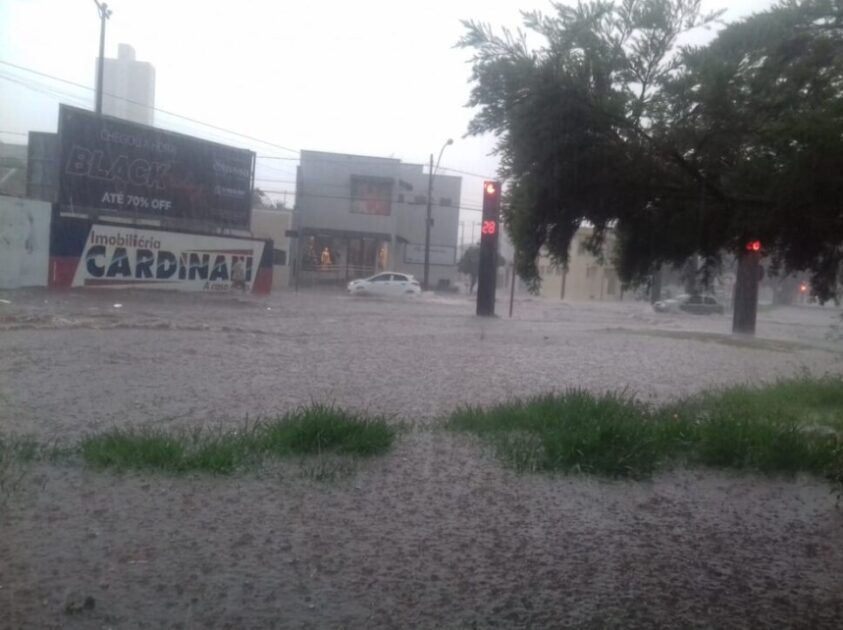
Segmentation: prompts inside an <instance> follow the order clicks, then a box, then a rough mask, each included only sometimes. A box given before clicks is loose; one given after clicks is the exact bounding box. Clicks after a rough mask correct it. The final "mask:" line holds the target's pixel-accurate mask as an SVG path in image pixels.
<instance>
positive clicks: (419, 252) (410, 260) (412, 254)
mask: <svg viewBox="0 0 843 630" xmlns="http://www.w3.org/2000/svg"><path fill="white" fill-rule="evenodd" d="M456 260H457V248H456V247H451V246H449V245H431V246H430V264H431V265H453V264H456ZM404 262H405V263H407V264H417V265H423V264H424V244H418V243H407V245H406V246H405V248H404Z"/></svg>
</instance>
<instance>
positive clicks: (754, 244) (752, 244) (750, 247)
mask: <svg viewBox="0 0 843 630" xmlns="http://www.w3.org/2000/svg"><path fill="white" fill-rule="evenodd" d="M746 251H748V252H753V253H756V254H757V253H758V252H760V251H761V241H749V242H748V243H747V244H746Z"/></svg>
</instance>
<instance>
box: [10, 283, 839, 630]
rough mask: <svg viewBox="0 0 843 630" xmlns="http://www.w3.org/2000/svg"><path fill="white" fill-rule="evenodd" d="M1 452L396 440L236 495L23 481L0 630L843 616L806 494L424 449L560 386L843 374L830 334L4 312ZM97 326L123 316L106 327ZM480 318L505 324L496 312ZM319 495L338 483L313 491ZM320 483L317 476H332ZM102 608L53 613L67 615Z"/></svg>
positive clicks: (325, 303)
mask: <svg viewBox="0 0 843 630" xmlns="http://www.w3.org/2000/svg"><path fill="white" fill-rule="evenodd" d="M0 297H2V298H3V299H8V300H9V301H10V302H11V303H9V304H6V303H0V309H2V310H0V374H2V378H0V395H2V401H3V404H2V407H0V433H2V434H5V435H9V434H17V435H20V434H34V435H36V436H37V437H38V438H39V439H42V440H49V439H52V438H56V439H59V440H62V441H65V442H67V441H73V440H75V439H77V438H79V437H80V436H81V435H83V434H84V433H86V432H89V431H93V430H99V429H104V428H107V427H110V426H114V425H119V426H135V425H138V424H142V423H149V424H153V425H156V426H165V427H172V428H176V427H191V426H196V425H198V424H202V423H206V424H211V425H218V424H224V425H229V426H236V425H239V424H240V423H242V421H243V420H244V418H245V416H246V415H247V414H248V415H249V416H251V417H254V416H256V415H261V414H271V413H274V412H277V411H283V410H285V409H289V408H291V407H294V406H296V405H299V404H306V403H309V402H310V401H311V400H317V401H326V400H332V401H335V402H337V403H338V404H342V405H345V406H350V407H354V408H358V409H368V410H370V411H372V412H382V413H388V414H392V415H393V416H394V419H395V421H396V422H399V421H402V420H404V421H409V422H413V423H415V425H416V426H415V429H414V430H412V431H409V432H402V434H401V435H400V436H399V439H398V442H397V444H396V447H395V449H394V450H393V451H392V452H391V453H389V454H388V455H386V456H384V457H381V458H375V459H373V460H369V461H365V462H359V461H353V460H345V459H342V458H326V459H322V460H316V461H314V460H308V461H285V462H281V463H277V464H271V465H267V466H266V467H265V468H262V469H261V470H259V471H253V472H248V473H242V474H238V475H234V476H232V477H225V478H215V477H208V476H203V475H197V476H187V477H166V476H160V475H154V474H152V475H136V474H122V475H121V474H111V473H103V472H98V471H93V470H89V469H85V468H84V467H80V466H79V465H73V464H68V463H61V462H58V463H57V462H36V463H34V464H33V465H32V469H31V470H30V471H29V474H28V475H27V476H26V477H25V478H24V479H23V481H22V482H21V486H20V487H19V488H18V489H17V490H16V491H15V493H14V496H12V497H10V498H9V500H7V501H5V502H4V503H3V505H2V508H0V527H1V528H2V532H3V535H2V536H0V609H2V610H3V611H4V613H3V616H2V619H0V627H6V626H4V624H8V627H26V626H27V624H29V625H31V626H32V627H46V628H49V627H70V628H74V627H79V628H83V627H91V626H92V625H94V626H96V627H100V626H109V627H136V626H137V625H139V624H148V625H150V626H155V627H194V626H202V625H214V626H218V627H223V626H226V625H227V626H228V627H296V628H308V627H411V626H416V627H443V626H444V627H552V626H555V625H560V624H561V625H567V626H572V627H577V626H579V627H633V626H634V627H677V628H678V627H682V628H685V627H719V628H738V627H747V626H751V627H777V626H780V625H782V624H783V625H788V626H789V627H804V628H823V627H825V628H834V627H839V624H840V622H841V620H843V593H841V590H840V582H839V578H840V575H843V522H842V521H841V515H840V511H839V510H837V509H835V507H834V496H833V495H832V494H831V492H830V491H829V487H828V485H827V484H825V483H824V482H823V481H822V480H818V479H815V478H810V477H802V476H800V477H797V478H795V479H785V478H775V477H773V478H770V477H762V476H758V475H754V474H749V473H743V474H737V473H724V472H713V471H703V470H690V471H668V472H664V473H660V474H659V475H657V476H656V477H655V478H654V479H652V480H650V481H643V482H641V481H623V482H621V481H607V480H602V479H598V478H588V477H582V476H576V475H574V476H536V475H518V474H516V473H514V472H512V471H509V470H507V469H505V468H503V467H502V466H501V465H500V463H499V462H498V461H497V460H496V459H495V458H494V456H493V454H492V453H490V452H489V451H488V450H487V449H486V448H485V447H483V446H482V444H481V443H480V442H478V441H477V440H475V439H473V438H470V437H468V436H465V435H454V434H451V433H449V432H447V431H444V430H440V429H439V428H438V427H437V420H438V419H439V418H441V417H442V416H443V415H444V414H446V413H447V412H448V411H449V410H451V409H453V408H454V406H455V405H457V404H460V403H483V404H485V403H490V402H493V401H496V400H503V399H506V398H508V397H510V396H513V395H521V396H524V395H527V394H530V393H539V392H545V391H548V390H552V389H559V388H563V387H566V386H569V385H578V386H584V387H588V388H590V389H594V390H602V389H606V388H612V389H616V388H618V387H624V386H626V387H628V388H629V391H630V392H634V393H636V394H637V395H638V396H639V397H641V398H642V399H645V400H666V399H670V398H673V397H676V396H679V395H682V394H685V393H688V392H690V391H694V390H696V389H699V388H701V387H704V386H707V385H712V384H718V383H728V382H731V381H734V380H740V381H746V380H753V381H754V380H758V381H760V380H769V379H774V378H776V377H778V376H787V375H793V374H795V373H799V372H801V371H802V370H804V369H810V370H811V371H812V372H814V373H818V374H822V373H826V372H831V373H837V374H839V373H841V372H843V362H841V352H840V351H841V346H840V341H836V340H835V337H834V336H833V335H832V336H831V337H829V335H828V333H833V331H834V329H833V326H834V325H835V324H836V323H838V322H839V311H835V310H833V309H828V308H826V309H822V308H819V307H816V308H813V307H810V308H809V307H806V308H793V309H789V308H784V309H777V310H774V311H772V312H770V313H764V314H762V315H761V317H760V320H759V336H760V338H758V339H754V340H753V339H748V340H738V339H735V338H732V337H730V336H729V335H727V334H723V333H726V332H727V331H728V330H729V319H728V317H717V316H714V317H710V318H709V317H703V318H699V317H693V316H687V315H658V314H655V313H653V312H652V311H651V309H650V308H649V306H648V305H646V304H643V303H638V302H631V303H623V304H581V305H568V304H562V303H558V302H544V301H540V300H521V301H519V302H518V303H517V304H516V317H515V318H514V319H513V320H512V321H510V320H508V319H505V318H500V319H491V320H485V319H478V318H475V317H473V316H472V312H473V304H472V303H471V302H470V301H468V300H467V299H465V298H438V297H428V296H423V297H422V298H421V299H417V300H405V301H395V302H387V301H380V300H371V299H357V298H347V297H344V296H338V295H335V294H319V293H300V294H298V295H296V294H288V293H285V294H282V295H278V296H273V297H270V298H268V299H266V300H254V299H242V300H233V299H231V298H230V297H227V298H224V297H221V296H198V297H197V296H188V295H172V296H170V295H168V296H156V295H148V294H131V293H97V294H63V295H60V296H59V295H55V294H46V293H42V292H30V293H24V292H15V293H13V294H12V293H8V294H5V295H2V296H0ZM115 304H120V305H122V306H121V307H120V308H115V306H114V305H115ZM499 310H500V309H499ZM337 470H339V471H344V472H345V473H347V474H340V475H338V477H337V479H336V480H335V481H333V482H327V483H326V482H324V481H317V479H319V478H321V477H322V476H324V475H326V474H327V475H328V476H331V475H332V474H333V472H335V471H337ZM332 471H333V472H332ZM85 597H93V598H94V599H95V601H96V607H95V608H94V609H93V610H88V611H83V612H80V613H78V614H75V615H68V614H67V613H66V609H67V606H68V603H73V602H80V601H84V598H85Z"/></svg>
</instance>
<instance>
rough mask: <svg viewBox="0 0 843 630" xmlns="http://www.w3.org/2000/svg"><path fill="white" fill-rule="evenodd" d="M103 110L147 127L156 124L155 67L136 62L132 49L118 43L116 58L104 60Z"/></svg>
mask: <svg viewBox="0 0 843 630" xmlns="http://www.w3.org/2000/svg"><path fill="white" fill-rule="evenodd" d="M102 91H103V97H102V111H103V113H104V114H107V115H109V116H116V117H117V118H122V119H124V120H130V121H132V122H136V123H140V124H142V125H149V126H152V124H153V123H154V121H155V109H154V108H155V68H154V67H153V65H152V64H151V63H148V62H146V61H137V60H136V59H135V49H134V48H132V47H131V46H129V45H128V44H119V45H118V47H117V59H109V58H106V59H105V60H103V80H102Z"/></svg>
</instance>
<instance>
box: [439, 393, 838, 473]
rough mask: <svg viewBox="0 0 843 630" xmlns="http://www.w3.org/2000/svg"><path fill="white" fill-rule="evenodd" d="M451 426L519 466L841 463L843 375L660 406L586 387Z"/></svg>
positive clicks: (592, 468) (466, 415)
mask: <svg viewBox="0 0 843 630" xmlns="http://www.w3.org/2000/svg"><path fill="white" fill-rule="evenodd" d="M448 425H449V426H450V428H452V429H455V430H460V431H470V432H473V433H476V434H478V435H481V436H484V437H485V438H487V439H488V440H489V441H490V442H491V443H492V444H494V446H495V448H496V451H497V453H498V454H499V455H500V456H501V457H502V459H503V460H504V461H505V462H506V463H508V464H509V465H511V466H513V467H514V468H515V469H516V470H521V471H523V470H537V471H582V472H589V473H597V474H602V475H608V476H615V477H622V476H640V475H646V474H649V473H651V472H653V471H654V470H656V469H658V468H659V467H661V466H662V465H665V464H668V463H678V462H691V463H699V464H702V465H706V466H714V467H728V468H749V469H754V470H760V471H765V472H791V473H792V472H797V471H807V472H812V473H818V474H825V475H829V476H831V475H833V474H834V473H833V471H834V470H840V469H841V468H840V467H841V462H840V456H841V448H840V442H841V439H842V438H841V430H843V381H841V380H840V379H835V378H830V377H829V378H825V379H820V380H810V379H807V378H803V379H797V380H791V381H782V382H779V383H776V384H774V385H768V386H764V387H751V386H741V387H733V388H729V389H722V390H715V391H709V392H705V393H703V394H699V395H697V396H692V397H689V398H686V399H684V400H681V401H679V402H676V403H673V404H670V405H665V406H663V407H661V408H651V407H648V406H646V405H643V404H641V403H638V402H636V401H635V400H633V399H632V398H630V397H628V396H626V395H624V394H614V393H607V394H602V395H594V394H591V393H589V392H586V391H583V390H576V389H574V390H568V391H566V392H564V393H562V394H558V395H552V396H541V397H537V398H533V399H529V400H526V401H516V402H511V403H505V404H501V405H497V406H494V407H491V408H489V409H479V408H462V409H459V410H457V411H456V412H455V413H454V414H452V415H451V417H450V419H449V422H448Z"/></svg>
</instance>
